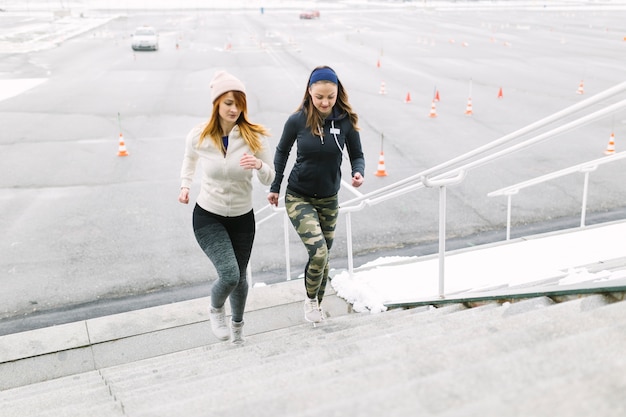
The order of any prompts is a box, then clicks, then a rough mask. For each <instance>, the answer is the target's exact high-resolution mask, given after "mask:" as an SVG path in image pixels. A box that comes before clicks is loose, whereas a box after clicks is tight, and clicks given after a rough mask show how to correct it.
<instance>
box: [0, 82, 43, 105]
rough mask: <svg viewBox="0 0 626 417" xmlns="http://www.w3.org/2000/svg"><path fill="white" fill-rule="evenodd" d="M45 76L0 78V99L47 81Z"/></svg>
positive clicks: (15, 94) (13, 95)
mask: <svg viewBox="0 0 626 417" xmlns="http://www.w3.org/2000/svg"><path fill="white" fill-rule="evenodd" d="M47 80H48V79H47V78H19V79H12V80H0V101H2V100H6V99H7V98H11V97H15V96H17V95H19V94H22V93H23V92H24V91H27V90H30V89H31V88H34V87H36V86H38V85H39V84H41V83H43V82H45V81H47Z"/></svg>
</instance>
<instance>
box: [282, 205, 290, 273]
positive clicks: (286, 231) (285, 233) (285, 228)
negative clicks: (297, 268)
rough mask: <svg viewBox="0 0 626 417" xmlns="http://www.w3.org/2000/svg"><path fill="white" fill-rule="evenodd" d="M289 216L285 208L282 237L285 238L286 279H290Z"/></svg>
mask: <svg viewBox="0 0 626 417" xmlns="http://www.w3.org/2000/svg"><path fill="white" fill-rule="evenodd" d="M289 227H290V226H289V216H288V215H287V211H286V210H285V215H284V216H283V237H284V239H285V274H286V277H287V281H291V260H290V257H289Z"/></svg>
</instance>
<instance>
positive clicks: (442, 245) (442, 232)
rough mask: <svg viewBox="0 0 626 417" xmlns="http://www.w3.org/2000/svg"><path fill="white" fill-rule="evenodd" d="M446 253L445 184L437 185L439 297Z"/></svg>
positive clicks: (443, 277) (442, 291)
mask: <svg viewBox="0 0 626 417" xmlns="http://www.w3.org/2000/svg"><path fill="white" fill-rule="evenodd" d="M445 253H446V186H445V185H442V186H441V187H439V298H445V297H444V279H445Z"/></svg>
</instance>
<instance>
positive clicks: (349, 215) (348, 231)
mask: <svg viewBox="0 0 626 417" xmlns="http://www.w3.org/2000/svg"><path fill="white" fill-rule="evenodd" d="M346 235H347V241H348V273H349V274H350V276H352V273H353V272H354V259H353V257H352V213H351V212H350V211H348V212H347V213H346Z"/></svg>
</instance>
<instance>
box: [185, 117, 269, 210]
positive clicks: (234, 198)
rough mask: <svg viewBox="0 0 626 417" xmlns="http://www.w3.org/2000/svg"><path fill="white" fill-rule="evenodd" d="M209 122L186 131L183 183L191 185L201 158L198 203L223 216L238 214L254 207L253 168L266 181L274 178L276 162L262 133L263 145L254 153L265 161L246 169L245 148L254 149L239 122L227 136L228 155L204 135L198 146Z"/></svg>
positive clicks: (266, 183)
mask: <svg viewBox="0 0 626 417" xmlns="http://www.w3.org/2000/svg"><path fill="white" fill-rule="evenodd" d="M205 126H206V123H201V124H199V125H197V126H195V127H194V128H193V129H191V131H190V132H189V134H188V135H187V139H186V145H185V156H184V158H183V166H182V169H181V172H180V176H181V180H182V181H181V187H187V188H191V184H192V182H193V178H194V176H195V172H196V166H197V164H198V161H201V167H202V182H201V184H200V194H199V195H198V199H197V203H198V205H199V206H200V207H202V208H203V209H205V210H207V211H209V212H211V213H215V214H218V215H220V216H226V217H235V216H241V215H242V214H246V213H247V212H249V211H250V210H252V171H256V173H257V178H258V179H259V181H261V183H262V184H264V185H269V184H271V183H272V181H273V180H274V176H275V172H274V163H273V160H272V155H271V152H270V146H269V141H268V140H267V138H266V137H262V138H261V140H262V143H263V148H262V149H261V151H259V152H257V153H256V154H255V155H254V156H256V157H257V158H259V159H261V161H263V166H261V169H259V170H256V169H244V168H242V167H240V166H239V160H240V159H241V157H242V156H243V154H244V152H245V153H247V154H248V155H252V154H253V153H252V151H251V150H250V148H249V147H248V145H246V142H245V141H244V140H243V138H242V137H241V134H240V132H239V126H235V127H234V128H233V130H232V131H231V132H230V134H229V136H228V149H227V151H226V156H224V155H222V152H221V151H220V150H219V149H217V148H216V147H215V145H213V142H212V141H211V140H210V139H208V138H205V140H204V141H203V142H202V145H201V146H200V147H198V141H199V138H200V134H201V133H202V130H203V129H204V127H205Z"/></svg>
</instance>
